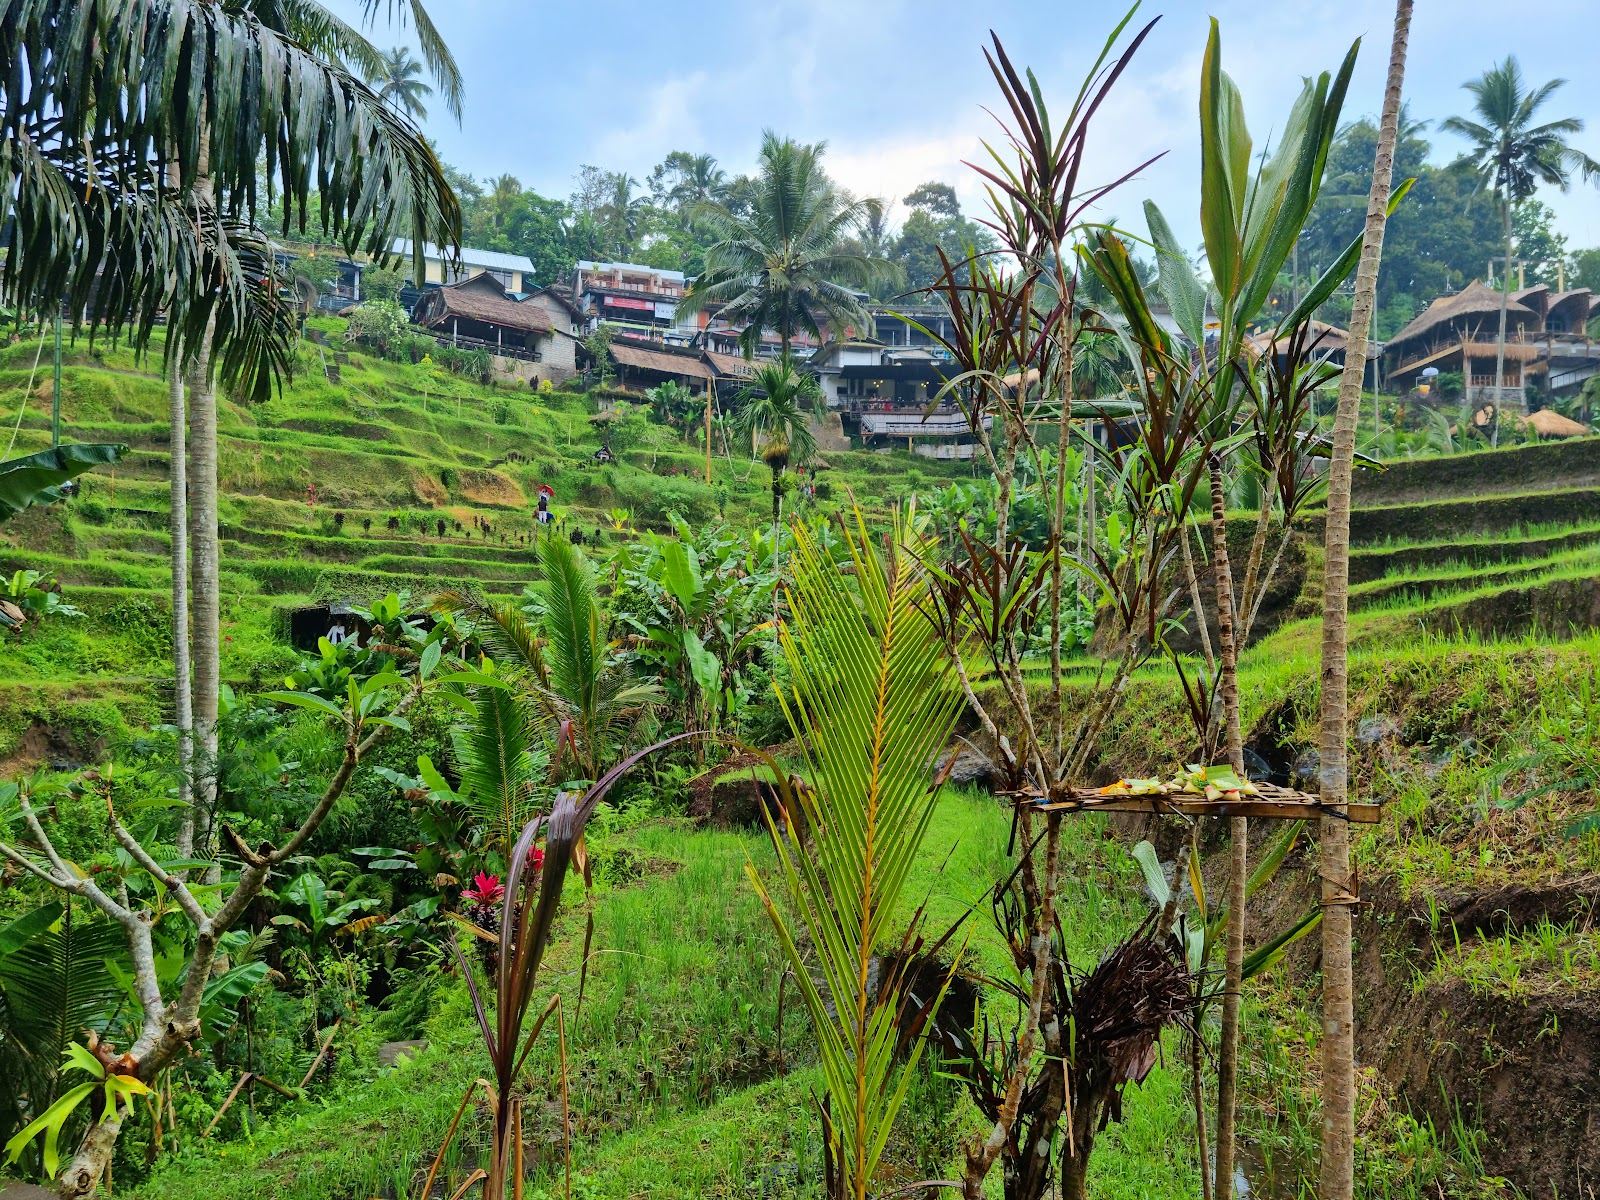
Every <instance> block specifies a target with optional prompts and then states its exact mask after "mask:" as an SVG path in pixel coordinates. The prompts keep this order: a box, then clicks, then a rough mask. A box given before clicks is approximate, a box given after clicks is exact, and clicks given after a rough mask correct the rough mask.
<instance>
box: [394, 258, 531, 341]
mask: <svg viewBox="0 0 1600 1200" xmlns="http://www.w3.org/2000/svg"><path fill="white" fill-rule="evenodd" d="M416 316H417V321H418V323H419V324H422V325H427V326H429V327H430V328H433V329H442V330H444V331H445V332H450V331H451V330H452V329H454V328H457V327H459V329H460V332H461V333H462V334H464V335H467V336H470V337H475V338H480V339H483V340H487V341H493V340H494V334H493V332H490V333H489V335H488V336H487V338H485V336H484V333H483V329H484V328H487V329H489V330H491V331H492V330H496V329H498V330H501V331H503V333H504V334H506V335H510V334H516V335H519V336H521V335H526V334H530V333H536V334H538V333H549V332H550V315H549V314H548V313H547V312H545V311H544V309H542V308H540V307H539V306H538V305H535V304H518V303H517V302H516V301H515V300H513V299H512V298H511V297H510V295H509V294H508V293H507V292H506V290H505V288H503V287H501V286H500V284H499V283H498V282H497V281H496V280H495V278H494V276H493V275H490V274H489V273H488V272H484V273H482V274H480V275H474V276H473V277H472V278H471V279H466V280H463V281H462V282H460V283H452V284H448V285H447V286H445V287H440V288H429V289H428V290H427V291H425V292H423V294H422V299H420V300H419V301H417V312H416ZM507 340H509V337H508V338H507Z"/></svg>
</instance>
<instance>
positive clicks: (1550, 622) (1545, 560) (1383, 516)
mask: <svg viewBox="0 0 1600 1200" xmlns="http://www.w3.org/2000/svg"><path fill="white" fill-rule="evenodd" d="M1355 499H1356V505H1357V510H1356V512H1355V514H1354V516H1353V518H1352V521H1351V538H1352V541H1353V542H1354V546H1353V549H1352V554H1351V563H1350V579H1351V584H1352V589H1351V607H1352V609H1353V610H1354V611H1356V612H1358V613H1362V614H1365V615H1368V616H1370V617H1372V618H1374V619H1378V618H1385V617H1386V618H1388V619H1390V620H1398V621H1400V622H1401V623H1402V624H1403V623H1405V622H1407V621H1411V622H1415V625H1416V626H1417V627H1420V628H1421V629H1426V630H1428V631H1430V632H1432V633H1442V634H1456V633H1460V634H1467V635H1475V636H1478V637H1481V638H1484V639H1489V638H1493V637H1497V636H1498V637H1519V636H1523V635H1527V634H1530V633H1537V634H1540V635H1543V636H1546V637H1551V638H1557V639H1559V638H1563V637H1567V636H1570V635H1571V634H1572V633H1573V632H1576V631H1586V630H1592V629H1594V628H1596V627H1600V440H1596V439H1593V438H1583V439H1579V440H1577V441H1571V442H1564V443H1553V444H1546V445H1538V446H1526V447H1520V448H1517V449H1514V450H1506V451H1501V452H1498V453H1494V454H1474V455H1461V456H1457V457H1453V458H1437V459H1420V460H1415V461H1411V462H1404V463H1394V464H1391V465H1390V467H1389V469H1388V470H1387V471H1386V472H1383V473H1382V474H1378V473H1375V472H1369V473H1366V474H1364V475H1363V476H1362V477H1361V478H1360V480H1359V481H1358V483H1357V487H1356V497H1355Z"/></svg>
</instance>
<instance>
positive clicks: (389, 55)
mask: <svg viewBox="0 0 1600 1200" xmlns="http://www.w3.org/2000/svg"><path fill="white" fill-rule="evenodd" d="M420 74H422V64H421V63H419V62H418V61H417V60H416V59H414V58H412V57H411V51H409V50H407V49H406V48H405V47H404V46H396V47H395V48H394V49H393V50H390V51H387V52H386V53H385V54H383V55H382V66H381V67H380V69H379V70H378V71H377V72H376V73H374V74H372V75H369V76H368V77H367V82H368V83H370V84H372V85H373V86H374V87H376V88H377V89H378V96H379V97H380V98H381V99H382V100H383V102H384V103H385V104H387V105H388V106H389V107H390V108H392V109H394V110H395V111H396V112H402V113H405V114H406V115H407V116H408V117H411V118H413V119H415V120H418V121H426V120H427V119H428V109H427V107H426V106H425V105H424V104H423V103H422V98H423V97H424V96H431V95H433V89H432V88H431V87H429V86H428V85H427V84H425V83H423V82H422V80H420V79H418V78H417V76H419V75H420Z"/></svg>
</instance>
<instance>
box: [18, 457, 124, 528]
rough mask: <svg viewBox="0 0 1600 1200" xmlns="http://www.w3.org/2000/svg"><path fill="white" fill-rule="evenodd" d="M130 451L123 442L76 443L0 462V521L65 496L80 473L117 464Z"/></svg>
mask: <svg viewBox="0 0 1600 1200" xmlns="http://www.w3.org/2000/svg"><path fill="white" fill-rule="evenodd" d="M127 452H128V447H127V446H126V445H125V444H123V443H121V442H84V443H76V442H74V443H69V444H67V445H65V446H53V447H51V448H50V449H49V450H40V451H39V452H38V453H37V454H23V455H19V456H18V457H16V458H12V459H7V460H6V461H5V462H0V521H9V520H10V519H11V518H12V517H14V516H16V515H17V514H18V513H19V512H21V511H22V510H23V509H25V508H29V507H31V506H32V505H35V504H51V503H53V502H54V501H57V500H61V499H63V498H65V497H66V496H67V494H68V491H67V485H68V484H70V483H71V482H72V481H73V480H74V479H76V478H77V477H78V476H79V475H82V474H83V473H84V472H85V471H91V470H93V469H94V468H95V467H99V466H105V465H107V464H114V463H116V461H117V460H118V459H120V458H121V457H122V456H123V455H124V454H126V453H127Z"/></svg>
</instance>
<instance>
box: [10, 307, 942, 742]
mask: <svg viewBox="0 0 1600 1200" xmlns="http://www.w3.org/2000/svg"><path fill="white" fill-rule="evenodd" d="M343 324H344V323H343V322H342V321H339V320H337V319H334V318H327V319H317V320H313V322H312V323H311V326H312V328H313V329H314V330H316V331H317V332H318V333H320V334H321V335H322V336H323V337H324V338H325V339H326V341H327V342H328V343H329V344H328V345H327V346H321V345H316V344H313V343H309V342H307V343H303V344H302V345H301V346H300V351H299V362H298V367H297V373H296V378H295V380H294V382H293V383H292V385H291V386H289V387H288V388H286V389H285V390H284V391H283V392H282V393H281V394H279V395H277V396H276V397H274V398H273V399H272V400H271V401H270V402H268V403H266V404H263V405H260V406H255V407H252V406H248V405H243V404H235V403H231V402H227V401H223V402H222V403H221V405H220V407H221V413H220V422H221V445H220V450H219V458H220V463H219V476H220V480H219V481H220V486H221V492H222V498H221V504H220V513H219V516H220V524H221V532H222V538H223V559H222V593H223V599H224V606H225V608H224V618H223V619H224V630H223V632H224V635H225V637H226V638H227V641H226V642H225V643H224V648H223V672H224V675H225V677H226V678H227V679H228V680H230V681H232V682H234V683H241V684H246V685H248V684H250V683H251V682H252V681H260V680H263V679H265V680H268V681H270V680H272V679H273V678H275V677H276V676H277V675H279V674H281V673H282V672H283V670H284V669H285V668H287V667H288V666H289V665H290V663H291V662H292V660H293V650H292V648H291V646H290V644H289V641H288V630H289V614H291V613H292V612H293V611H294V610H295V609H297V608H303V607H305V606H307V605H310V604H312V603H313V602H323V601H330V600H353V601H357V602H368V601H370V600H372V599H375V598H377V597H379V596H382V595H384V594H386V593H388V592H391V591H394V592H401V591H409V592H410V593H411V594H413V595H414V596H421V595H424V594H426V593H428V592H431V591H435V590H438V589H439V588H440V587H443V586H447V585H451V584H459V583H466V582H471V583H474V584H476V585H478V586H481V587H482V588H483V589H485V590H486V591H488V592H491V593H509V594H515V593H518V592H520V591H521V590H522V588H523V586H524V585H525V584H527V583H528V582H530V581H531V580H532V579H533V578H534V577H535V568H534V554H533V551H532V548H531V536H532V532H533V529H534V527H535V526H534V516H533V514H534V504H535V500H536V496H537V488H538V486H539V485H540V484H546V485H549V486H550V487H553V488H554V489H555V500H554V501H553V505H552V507H553V509H554V511H555V513H556V515H557V518H558V519H559V521H560V522H561V523H562V528H563V529H565V530H566V531H568V532H569V533H570V532H572V531H575V530H576V531H581V533H582V535H583V537H584V538H585V539H586V540H594V539H597V538H598V539H600V540H601V541H602V542H610V541H612V540H614V539H616V538H619V537H626V536H628V535H629V531H631V530H635V529H638V528H641V527H655V528H665V527H666V526H667V525H668V523H669V521H670V520H671V519H672V518H673V516H674V515H676V516H678V517H681V518H683V519H685V520H688V521H691V522H706V521H710V520H713V519H715V518H717V517H718V515H719V514H722V515H725V516H726V518H727V519H728V520H730V521H736V522H745V521H749V522H750V523H752V524H755V523H760V522H763V521H764V520H767V519H770V517H769V516H768V514H770V503H771V500H770V496H771V492H770V476H769V475H768V472H767V469H766V468H765V467H764V466H762V465H761V464H760V463H759V462H755V463H753V462H751V461H750V460H749V458H748V456H745V457H743V458H741V457H739V456H738V455H737V454H733V455H730V454H729V453H728V450H729V448H728V447H727V445H726V443H725V442H723V443H721V444H719V445H718V446H717V450H718V451H719V452H718V454H717V455H716V456H715V458H714V461H713V480H712V483H711V484H710V485H709V486H708V485H707V484H706V483H705V482H704V474H703V473H704V467H705V460H704V457H703V451H701V450H699V449H697V448H696V447H695V446H693V445H690V444H688V443H686V442H685V441H684V440H683V439H682V438H681V437H679V436H678V435H677V434H676V433H674V432H673V431H672V430H670V429H667V428H665V427H662V426H657V425H647V426H645V427H644V428H643V429H642V430H638V431H636V433H635V436H636V438H637V442H636V444H633V445H631V446H628V447H624V446H623V439H622V437H621V435H615V436H616V445H615V448H616V449H618V450H619V451H621V453H619V455H618V461H617V462H615V463H614V464H610V465H604V466H602V465H600V464H598V463H596V462H595V461H594V453H595V451H596V450H597V449H599V447H600V444H601V439H600V436H599V434H598V432H597V430H596V427H595V426H593V425H592V424H591V423H590V420H589V418H590V416H592V415H593V414H594V412H595V405H594V402H593V401H592V400H590V399H588V398H586V397H584V396H581V395H577V394H564V393H555V394H539V393H535V392H533V391H531V390H528V389H526V388H520V389H514V388H512V387H511V386H510V385H506V386H502V387H483V386H479V385H477V384H475V383H472V382H468V381H466V380H464V379H462V378H460V377H458V376H455V375H453V374H451V373H449V372H448V371H445V370H444V369H442V368H438V367H435V366H434V365H432V364H422V365H417V366H413V365H409V364H396V363H392V362H388V361H385V360H383V359H380V358H376V357H371V356H368V355H365V354H362V353H358V352H354V351H349V352H347V351H346V350H345V349H342V348H340V347H342V344H343V343H342V337H341V331H342V328H343ZM41 349H43V350H44V355H43V361H42V362H39V363H38V364H37V369H36V355H38V353H39V352H40V350H41ZM159 353H160V352H159V347H158V348H157V350H156V351H155V352H154V353H153V355H152V356H151V357H149V358H146V359H144V360H142V361H141V360H138V359H136V358H135V357H134V356H133V355H132V354H130V353H128V352H127V351H126V350H123V349H119V348H116V347H113V346H108V345H104V344H101V345H98V346H95V347H92V348H91V347H89V346H87V345H85V344H82V343H80V344H78V345H76V346H72V347H69V348H68V352H67V354H66V356H65V366H64V371H63V403H62V415H63V424H64V430H65V436H67V437H68V438H70V439H71V440H75V441H121V442H126V443H128V444H129V446H130V447H131V452H130V453H129V455H128V456H127V457H126V458H125V459H124V460H123V462H121V463H120V464H119V465H118V466H117V467H116V469H115V470H114V471H105V472H98V473H95V474H93V475H91V476H88V477H86V478H85V480H84V481H83V493H82V496H81V497H80V498H79V499H77V500H76V501H74V502H73V503H72V504H71V505H57V506H53V507H51V508H49V509H36V510H32V511H30V512H28V513H25V514H23V516H21V517H20V518H18V519H17V520H14V521H12V522H9V523H8V524H7V525H6V526H4V527H3V528H0V570H3V571H4V572H6V573H7V574H9V573H10V572H12V571H15V570H18V569H21V568H33V569H36V570H43V571H50V572H53V573H54V574H55V575H56V576H57V578H58V579H59V580H60V581H61V583H62V585H63V587H64V588H65V590H66V594H67V599H68V600H69V602H70V603H72V604H74V605H76V606H77V607H78V608H80V609H82V610H83V612H84V614H85V615H84V616H83V617H81V618H78V619H76V620H66V619H63V620H58V621H54V622H51V623H50V624H49V625H48V627H46V628H41V629H39V630H37V631H35V632H33V633H31V634H30V636H29V638H28V639H27V641H26V642H25V643H24V644H20V645H10V646H6V647H5V648H4V649H3V650H0V760H4V759H6V758H8V757H9V756H12V755H14V754H17V753H19V752H20V753H22V754H23V755H24V756H25V757H30V758H38V757H41V756H43V757H55V758H82V757H84V756H85V752H86V751H88V750H90V749H91V748H92V746H93V744H94V743H95V742H96V741H97V740H98V739H103V738H105V737H108V736H111V735H112V734H113V733H114V732H115V731H117V730H119V729H122V728H124V725H123V722H122V720H121V715H126V716H128V717H130V718H132V719H133V721H134V722H135V723H137V722H138V721H142V720H148V719H151V718H153V717H156V716H158V715H159V712H160V699H161V695H162V692H163V688H164V687H165V686H166V684H165V682H164V681H165V679H166V678H167V675H168V671H169V664H170V647H171V628H170V615H169V614H170V603H169V600H168V588H169V568H168V554H169V549H170V539H169V536H168V533H167V522H168V485H167V461H168V427H167V416H166V414H167V404H168V399H167V390H166V384H165V382H164V381H163V380H162V379H161V378H160V375H159V371H160V358H159ZM30 380H31V381H32V384H33V387H32V390H31V392H30V391H29V382H30ZM50 387H51V384H50V363H49V353H48V347H41V346H40V345H39V344H37V343H34V342H32V341H28V342H22V343H18V344H16V345H13V346H11V347H9V348H6V349H3V350H0V408H3V409H4V411H5V412H6V414H7V421H8V423H18V433H17V437H16V442H15V446H16V450H17V452H19V453H20V452H27V451H29V450H33V449H37V448H40V447H42V446H45V445H48V439H49V421H50ZM25 393H26V394H27V400H26V403H25V404H24V395H25ZM828 465H829V468H830V469H829V472H828V473H827V474H825V475H824V476H823V478H824V479H826V480H828V481H829V483H830V484H831V487H830V488H827V489H824V488H821V487H819V492H820V491H825V490H826V491H831V492H832V493H833V495H834V496H835V498H837V497H840V496H842V495H843V494H844V492H845V490H846V489H847V488H848V489H849V490H851V491H853V492H854V493H855V494H856V495H857V496H858V497H859V498H860V499H861V500H862V502H863V503H864V504H865V505H867V506H868V507H869V508H882V507H885V506H887V504H889V503H890V502H891V501H892V500H893V499H894V498H895V497H896V496H898V495H900V494H903V492H904V491H905V490H907V489H908V488H910V487H912V486H914V485H916V484H918V483H919V482H922V483H923V484H924V486H925V485H926V483H927V482H932V481H936V480H938V479H940V478H942V477H943V476H945V475H949V474H952V473H958V474H959V473H965V471H966V470H967V469H968V468H965V467H960V466H954V465H948V464H940V463H936V462H933V461H930V460H926V459H916V460H912V459H911V458H910V457H909V456H908V455H905V454H903V453H894V454H868V453H865V452H850V451H842V452H830V453H829V462H828ZM24 743H26V744H24Z"/></svg>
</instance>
